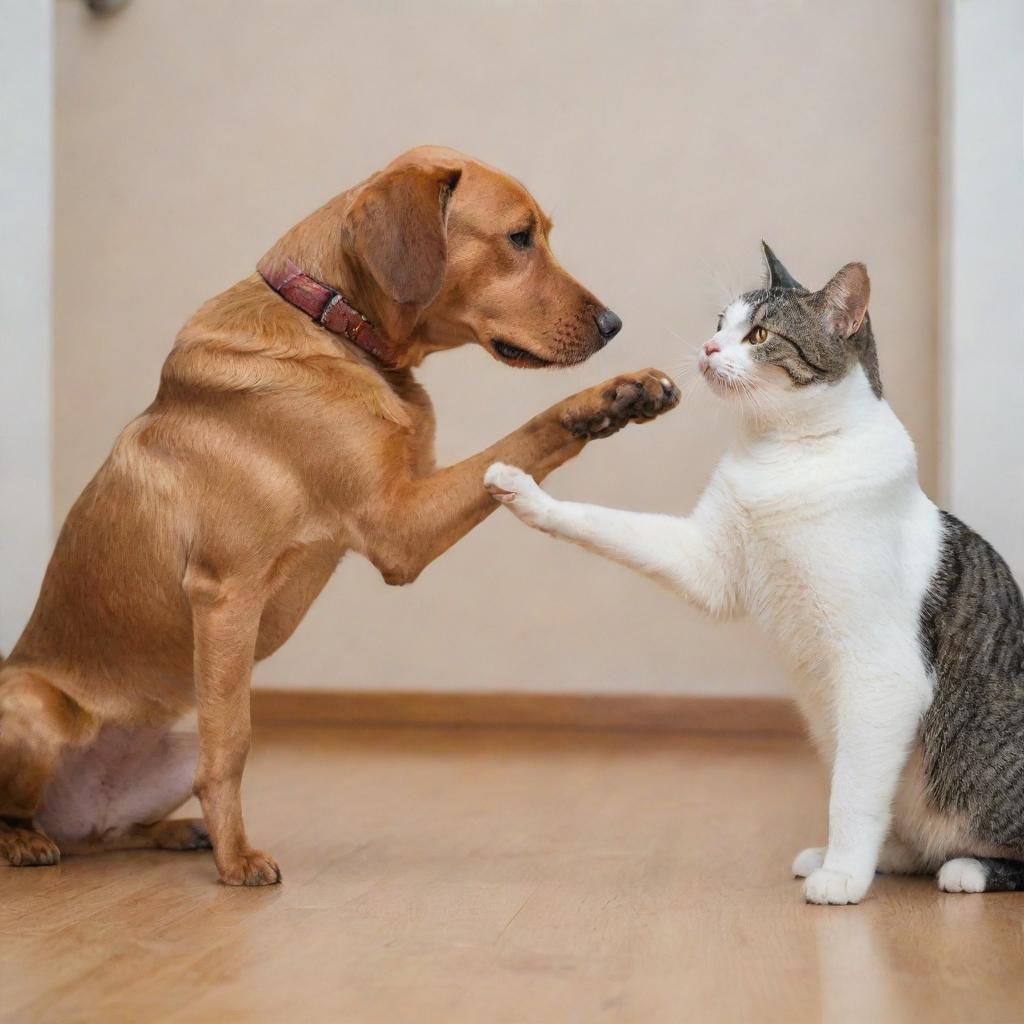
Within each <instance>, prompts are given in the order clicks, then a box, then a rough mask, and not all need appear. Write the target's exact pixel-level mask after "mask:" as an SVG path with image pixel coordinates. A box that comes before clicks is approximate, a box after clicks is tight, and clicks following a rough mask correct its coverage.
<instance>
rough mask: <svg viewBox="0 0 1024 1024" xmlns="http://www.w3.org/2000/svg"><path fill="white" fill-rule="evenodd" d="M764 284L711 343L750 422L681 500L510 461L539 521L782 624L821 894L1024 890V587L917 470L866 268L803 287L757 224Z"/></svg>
mask: <svg viewBox="0 0 1024 1024" xmlns="http://www.w3.org/2000/svg"><path fill="white" fill-rule="evenodd" d="M762 246H763V253H764V259H765V263H766V266H767V275H766V282H765V286H764V287H763V288H761V289H759V290H756V291H751V292H747V293H745V294H742V295H740V296H739V298H737V299H735V300H734V301H733V302H731V303H730V304H729V305H728V306H727V307H726V309H725V311H724V312H723V313H722V315H721V317H720V318H719V321H718V328H717V330H716V331H715V333H714V335H713V336H712V337H711V339H710V340H709V341H707V342H706V343H705V344H704V346H703V349H702V350H701V352H700V355H699V360H698V364H699V370H700V373H701V375H702V376H703V377H704V379H705V381H706V382H707V384H708V385H709V386H710V388H711V389H712V391H714V392H715V393H716V394H717V395H719V396H721V397H723V398H726V399H729V400H731V401H733V402H734V403H736V404H737V405H739V406H740V408H741V410H742V419H743V424H742V425H743V429H742V432H741V436H740V439H739V440H738V441H737V442H736V444H735V445H734V446H733V447H732V449H731V450H730V451H729V452H728V453H727V454H726V455H725V456H724V457H723V458H722V460H721V462H720V463H719V464H718V466H717V468H716V470H715V472H714V474H713V477H712V479H711V481H710V483H709V485H708V487H707V489H706V490H705V492H704V494H703V495H702V497H701V498H700V500H699V502H698V503H697V506H696V508H695V510H694V511H693V513H692V514H691V515H690V516H688V517H685V518H677V517H674V516H668V515H658V514H648V513H634V512H625V511H618V510H615V509H609V508H601V507H598V506H593V505H583V504H577V503H573V502H566V501H558V500H556V499H554V498H552V497H551V496H550V495H548V494H547V493H546V492H545V491H544V490H542V489H541V488H540V487H539V486H538V485H537V484H536V483H535V482H534V481H533V479H532V478H531V477H529V476H528V475H526V474H525V473H523V472H522V471H521V470H519V469H516V468H515V467H512V466H507V465H503V464H500V463H496V464H494V465H492V466H491V467H490V468H489V469H488V470H487V473H486V475H485V478H484V481H485V486H486V487H487V488H488V490H489V491H490V492H491V494H492V495H493V496H494V497H495V498H496V499H497V500H498V501H501V502H502V503H504V504H505V506H506V507H507V508H509V509H510V510H511V511H512V512H514V513H515V515H516V516H518V517H519V518H520V519H521V520H522V521H523V522H525V523H527V524H529V525H530V526H533V527H535V528H537V529H539V530H543V531H545V532H547V533H549V534H551V535H553V536H555V537H561V538H564V539H565V540H570V541H574V542H575V543H577V544H580V545H582V546H583V547H585V548H588V549H589V550H591V551H594V552H597V553H598V554H602V555H605V556H606V557H608V558H611V559H614V560H615V561H617V562H620V563H622V564H624V565H627V566H629V567H631V568H633V569H635V570H637V571H639V572H641V573H644V574H645V575H647V576H649V577H652V578H654V579H655V580H658V581H660V582H661V583H663V584H666V585H667V586H669V587H670V588H671V589H673V590H674V591H676V592H678V593H679V594H681V595H682V596H683V597H684V598H686V599H687V600H688V601H690V602H691V603H692V604H694V605H696V606H698V607H699V608H702V609H704V610H705V611H706V612H709V613H711V614H712V615H716V616H723V617H724V616H731V615H734V614H736V613H739V612H741V611H745V612H746V613H748V614H749V615H751V616H752V617H753V618H755V619H756V620H758V621H759V622H760V623H761V625H762V626H763V627H764V628H766V629H767V630H768V632H769V633H770V634H771V635H772V636H773V637H774V638H775V639H776V640H777V641H778V644H779V646H780V648H781V650H782V652H783V654H784V656H785V658H786V661H787V662H788V664H789V667H790V669H791V671H792V675H793V677H794V681H795V695H796V700H797V704H798V706H799V708H800V710H801V712H802V714H803V716H804V718H805V719H806V722H807V725H808V731H809V733H810V736H811V739H812V741H813V743H814V745H815V747H816V748H817V749H818V751H819V752H820V754H821V755H822V757H823V759H824V760H825V762H826V763H827V765H828V766H829V767H830V770H831V793H830V799H829V822H828V843H827V846H825V847H812V848H809V849H806V850H804V851H803V852H801V853H799V854H798V855H797V857H796V859H795V860H794V862H793V872H794V874H795V875H797V876H798V877H803V878H804V896H805V898H806V899H807V900H808V902H811V903H827V904H850V903H858V902H859V901H860V900H861V899H862V897H863V896H864V895H865V893H866V892H867V890H868V888H869V886H870V884H871V882H872V879H873V878H874V876H875V872H876V871H882V872H899V873H924V872H927V873H934V872H937V875H938V885H939V888H940V889H942V890H944V891H946V892H983V891H994V890H1011V889H1022V888H1024V601H1022V598H1021V592H1020V589H1019V588H1018V586H1017V584H1016V583H1015V582H1014V580H1013V577H1012V575H1011V573H1010V570H1009V569H1008V568H1007V566H1006V563H1005V562H1003V560H1002V559H1001V558H1000V557H999V555H998V554H997V553H996V552H995V551H994V550H993V549H992V547H990V546H989V544H987V543H986V542H985V541H984V540H983V539H982V538H981V537H980V536H978V534H976V533H974V532H973V531H972V530H970V529H969V528H968V527H966V526H965V525H964V524H963V523H961V522H960V521H959V520H957V519H956V518H954V517H953V516H952V515H950V514H948V513H947V512H943V511H940V510H939V509H938V508H937V507H936V506H935V505H934V504H933V503H932V502H931V501H930V500H929V499H928V497H927V496H926V495H925V494H924V492H923V491H922V490H921V487H920V485H919V484H918V479H917V460H916V456H915V452H914V446H913V442H912V441H911V439H910V437H909V435H908V434H907V431H906V430H905V429H904V427H903V425H902V424H901V423H900V421H899V420H898V419H897V417H896V415H895V414H894V413H893V411H892V409H891V408H890V407H889V405H888V403H887V402H886V401H885V399H884V397H883V392H882V382H881V377H880V375H879V367H878V359H877V355H876V350H875V340H874V336H873V333H872V328H871V321H870V317H869V316H868V299H869V292H870V282H869V279H868V275H867V270H866V268H865V267H864V265H863V264H861V263H849V264H847V265H846V266H844V267H843V268H842V269H841V270H839V271H838V272H837V273H836V274H835V275H834V276H833V277H832V279H831V280H830V281H829V282H828V284H826V285H825V286H824V288H822V289H821V290H819V291H816V292H811V291H809V290H808V289H806V288H804V287H803V285H801V284H800V283H799V282H798V281H797V280H796V279H795V278H794V277H792V275H791V274H790V273H789V272H788V271H787V270H786V268H785V267H784V266H783V265H782V263H781V262H780V261H779V260H778V258H777V257H776V256H775V254H774V253H773V252H772V251H771V249H770V248H769V247H768V246H767V245H765V244H764V243H762Z"/></svg>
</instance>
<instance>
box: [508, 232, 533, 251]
mask: <svg viewBox="0 0 1024 1024" xmlns="http://www.w3.org/2000/svg"><path fill="white" fill-rule="evenodd" d="M508 240H509V241H510V242H511V243H512V244H513V245H514V246H515V247H516V248H517V249H529V248H530V244H531V243H532V242H533V235H532V234H531V233H530V231H529V229H527V230H526V231H513V232H512V234H511V235H509V236H508Z"/></svg>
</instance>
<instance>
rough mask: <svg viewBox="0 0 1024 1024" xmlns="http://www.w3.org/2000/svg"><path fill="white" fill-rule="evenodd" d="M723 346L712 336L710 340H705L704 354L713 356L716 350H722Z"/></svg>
mask: <svg viewBox="0 0 1024 1024" xmlns="http://www.w3.org/2000/svg"><path fill="white" fill-rule="evenodd" d="M721 351H722V349H721V346H720V345H719V344H718V342H717V341H715V339H714V338H712V339H711V340H710V341H705V342H704V355H706V356H713V355H714V354H715V353H716V352H721Z"/></svg>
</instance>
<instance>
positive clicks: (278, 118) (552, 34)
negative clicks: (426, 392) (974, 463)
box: [55, 0, 938, 692]
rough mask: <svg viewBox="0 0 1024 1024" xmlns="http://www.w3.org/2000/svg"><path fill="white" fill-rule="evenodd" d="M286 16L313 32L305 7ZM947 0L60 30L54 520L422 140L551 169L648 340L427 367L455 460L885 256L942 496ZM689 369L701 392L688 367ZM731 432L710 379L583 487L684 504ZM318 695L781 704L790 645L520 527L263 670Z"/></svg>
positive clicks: (139, 10) (597, 452)
mask: <svg viewBox="0 0 1024 1024" xmlns="http://www.w3.org/2000/svg"><path fill="white" fill-rule="evenodd" d="M286 12H287V13H286ZM937 17H938V15H937V5H935V4H933V3H932V2H930V0H919V2H910V0H903V2H901V3H898V4H893V3H891V2H888V0H872V2H866V3H860V4H849V3H845V2H838V0H837V2H834V3H825V2H816V3H810V2H796V0H794V2H789V3H786V2H775V3H770V4H769V3H763V2H760V0H746V2H738V0H734V2H721V0H693V2H678V0H673V2H653V0H651V2H646V3H636V2H611V0H591V2H589V3H568V2H566V3H557V2H545V3H542V2H525V3H522V2H521V3H512V2H488V3H483V2H478V3H471V2H468V0H464V2H458V0H438V2H434V3H430V4H414V3H401V2H398V0H390V2H382V3H375V4H370V3H356V2H338V0H293V2H290V3H288V4H284V3H280V2H269V0H175V2H173V3H170V2H166V0H134V2H133V3H132V4H131V5H130V6H129V7H128V8H127V9H126V10H125V11H124V12H123V13H122V14H120V15H117V16H116V17H113V18H110V19H107V20H103V21H98V20H95V19H93V18H91V17H90V16H89V15H88V14H87V13H86V12H85V11H84V8H83V5H81V4H80V3H77V2H72V0H62V2H60V3H59V10H58V18H57V34H58V50H57V65H58V79H57V100H58V106H57V138H56V146H57V195H56V221H57V307H56V318H57V320H56V327H57V337H56V394H55V403H56V469H55V487H56V506H57V512H58V514H59V515H63V514H64V512H65V511H66V509H67V507H68V505H69V504H70V502H71V501H72V500H73V499H74V497H75V495H76V494H77V492H78V491H79V489H80V488H81V487H82V485H83V484H84V483H85V482H86V480H87V479H88V478H89V476H90V474H91V473H92V472H93V471H94V469H95V467H96V466H97V465H98V463H99V462H100V460H101V459H102V458H103V457H104V455H105V454H106V452H107V450H108V448H109V446H110V444H111V441H112V440H113V438H114V436H115V434H116V432H117V430H118V429H119V428H120V427H121V426H122V425H123V424H124V423H125V421H127V420H128V419H129V418H130V417H131V416H132V415H134V414H135V413H137V412H138V411H139V410H140V409H141V408H142V407H144V406H145V405H146V403H147V402H148V401H149V399H150V398H151V396H152V395H153V393H154V389H155V387H156V381H157V374H158V370H159V367H160V363H161V360H162V359H163V357H164V354H165V352H166V351H167V348H168V346H169V345H170V343H171V339H172V337H173V335H174V333H175V330H176V329H177V327H178V326H179V325H180V323H181V322H182V321H183V320H184V319H185V318H186V317H187V316H188V315H189V313H190V312H191V310H192V309H193V308H194V307H195V306H196V305H197V304H198V303H199V302H200V301H201V300H202V299H203V298H205V297H206V296H208V295H210V294H212V293H215V292H217V291H219V290H220V289H222V288H223V287H225V286H226V285H228V284H230V283H231V282H232V281H234V280H236V279H237V278H239V277H241V276H243V275H245V274H247V273H249V272H250V271H251V269H252V267H253V264H254V262H255V260H256V259H257V257H258V256H259V255H260V254H261V253H262V252H263V251H264V249H265V248H266V247H267V246H268V245H269V244H270V243H271V242H272V241H273V240H274V239H275V237H276V236H277V235H278V234H279V233H281V232H282V231H283V230H284V229H285V228H287V227H288V226H289V225H290V224H291V223H292V222H293V221H295V220H296V219H298V218H299V217H300V216H302V215H303V214H304V213H306V212H307V211H308V210H310V209H311V208H312V207H313V206H315V205H316V204H318V203H319V202H320V201H321V200H323V199H324V198H325V197H327V196H328V195H330V194H332V193H334V192H335V191H338V190H339V189H341V188H342V187H344V186H346V185H348V184H350V183H352V182H354V181H356V180H358V179H359V178H361V177H362V176H364V175H365V174H367V173H368V172H369V171H371V170H373V169H374V168H376V167H379V166H380V165H381V164H382V163H384V162H385V161H386V160H388V159H389V158H390V157H391V156H393V155H394V154H395V153H397V152H399V151H400V150H402V149H404V148H406V147H407V146H410V145H412V144H415V143H420V142H428V141H429V142H440V143H445V144H448V145H452V146H456V147H458V148H461V149H465V150H468V151H470V152H472V153H475V154H478V155H479V156H481V157H483V158H485V159H487V160H489V161H490V162H492V163H495V164H497V165H499V166H501V167H504V168H506V169H507V170H509V171H511V172H512V173H514V174H516V175H517V176H519V177H521V178H522V179H523V180H524V181H525V182H526V183H527V184H528V185H529V186H530V187H531V188H532V190H533V191H534V193H535V194H536V195H537V196H538V198H539V199H540V201H541V202H542V203H543V204H545V205H546V206H547V207H548V208H549V209H550V210H551V211H552V212H553V214H554V217H555V220H556V221H557V224H558V228H557V232H556V235H555V244H556V250H557V251H558V252H559V254H560V256H561V258H562V260H563V262H564V263H565V264H566V265H567V266H568V267H569V268H570V269H571V270H572V271H574V272H575V273H576V274H578V276H579V277H580V278H581V279H582V280H584V281H585V282H586V283H587V284H588V285H589V286H591V287H592V288H593V289H594V290H595V291H597V292H598V293H599V294H600V295H602V296H604V297H605V298H606V299H607V301H608V302H609V303H611V304H612V305H613V306H614V308H615V309H616V310H617V311H618V312H619V313H620V314H621V315H622V317H623V319H624V321H625V324H626V327H625V329H624V331H623V333H622V335H621V336H620V337H619V338H618V339H617V340H616V341H615V343H614V344H613V345H612V346H611V347H610V348H609V349H608V350H607V351H606V352H604V353H602V354H601V355H600V356H598V357H596V358H594V359H593V360H591V362H590V363H588V364H586V365H585V366H583V367H581V368H579V369H577V370H574V371H572V372H563V373H551V374H531V373H527V372H521V371H520V372H516V371H512V370H509V369H506V368H503V367H501V366H499V365H497V364H496V363H494V362H492V361H491V360H490V359H489V358H488V357H487V356H485V355H484V354H483V353H482V352H480V351H479V350H465V351H460V352H457V353H453V354H450V355H444V356H439V357H436V358H435V359H434V360H433V361H431V362H428V364H427V366H426V367H425V368H424V371H423V378H424V380H425V381H426V383H427V384H428V386H429V388H430V390H431V392H432V394H433V396H434V399H435V402H436V405H437V408H438V413H439V421H440V428H439V434H440V436H439V449H440V454H441V457H442V458H443V459H444V460H453V459H456V458H458V457H460V456H462V455H465V454H468V453H470V452H471V451H472V450H474V449H476V448H479V447H482V446H484V445H485V444H486V443H488V442H489V441H491V440H492V439H494V438H495V437H497V436H499V435H500V434H502V433H504V432H505V431H507V430H508V429H510V428H512V427H514V426H515V425H516V424H517V423H519V422H520V421H521V420H523V419H524V418H525V417H527V416H528V415H529V414H530V413H532V412H533V411H534V410H537V409H540V408H542V407H543V406H544V405H546V404H548V403H550V402H551V401H553V400H555V399H557V398H559V397H560V396H562V395H563V394H566V393H569V392H570V391H573V390H575V389H578V388H580V387H581V386H584V385H586V384H589V383H591V382H595V381H597V380H600V379H602V378H604V377H606V376H609V375H611V374H613V373H615V372H617V371H620V370H626V369H631V368H635V367H639V366H643V365H646V364H657V365H659V366H661V367H663V368H665V369H667V370H670V371H677V372H680V373H681V374H682V375H684V376H685V375H686V373H688V372H690V371H689V366H690V362H691V356H690V352H691V350H692V348H693V346H694V345H695V343H697V342H698V341H700V340H702V339H703V338H704V337H705V336H706V334H707V332H708V330H709V329H710V327H711V325H712V324H713V322H714V318H715V314H716V313H717V311H718V309H719V308H720V305H721V303H722V300H723V298H724V296H725V291H724V290H723V286H725V287H726V288H734V287H739V286H749V285H750V284H752V283H753V282H754V281H755V280H756V279H757V277H758V275H759V273H760V268H759V262H758V249H757V243H758V239H759V238H761V237H762V236H764V237H765V238H767V239H768V240H769V241H770V242H771V243H772V244H773V246H775V248H776V249H777V251H778V252H779V253H780V254H781V255H782V257H783V258H784V259H785V260H786V261H787V262H789V263H790V265H791V268H792V269H793V271H794V272H795V273H796V274H797V275H799V276H801V277H803V278H804V279H805V280H807V281H808V282H809V283H811V284H813V283H816V282H822V281H824V279H825V278H826V276H827V275H828V274H830V273H831V272H832V271H833V270H834V269H836V268H837V267H838V266H839V265H840V264H841V263H843V262H845V261H846V260H849V259H854V258H860V259H865V260H867V262H868V264H869V267H870V269H871V272H872V276H873V281H874V306H873V310H874V320H875V324H876V331H877V334H878V336H879V339H880V345H881V358H882V364H883V373H884V376H885V382H886V385H887V388H888V390H889V395H890V398H891V401H892V403H893V404H894V406H895V408H896V410H897V411H898V413H899V414H900V415H901V416H903V418H904V419H905V421H906V422H907V424H908V426H909V427H910V429H911V431H912V432H913V434H914V436H915V437H916V438H917V439H918V443H919V448H920V451H921V455H922V460H923V470H924V478H925V481H926V483H927V484H929V485H930V484H931V482H932V481H933V480H934V479H935V476H936V472H935V470H936V465H935V462H936V448H935V434H936V431H935V420H936V411H935V391H936V387H935V378H936V367H935V345H934V342H933V336H934V329H935V326H936V325H935V314H934V305H935V279H936V266H935V249H936V229H935V213H936V209H935V207H936V143H935V126H936V119H937V98H936V97H937V81H936V78H937V69H936V47H937V34H938V33H937V29H938V26H937ZM684 367H685V368H686V369H682V368H684ZM731 430H732V425H731V416H730V414H729V412H728V410H727V409H726V408H725V407H723V406H720V405H718V404H717V403H716V402H715V401H714V400H713V399H711V398H710V397H709V396H707V395H705V394H704V393H703V391H702V390H701V389H699V388H698V389H697V390H696V392H695V393H694V395H693V397H692V398H691V399H690V400H688V401H687V403H686V404H685V406H684V408H682V409H681V410H679V411H678V412H676V413H675V414H673V415H672V416H671V417H669V418H667V419H665V420H662V421H660V422H658V423H657V424H655V425H653V426H650V427H645V428H642V429H633V430H629V431H626V432H624V433H622V434H620V435H618V436H617V437H615V438H612V439H610V440H608V441H604V442H600V443H598V444H595V445H593V446H592V447H591V448H590V449H589V450H588V451H587V452H586V453H585V455H584V456H583V457H582V458H581V459H579V460H578V461H577V462H576V463H574V464H572V465H571V466H569V467H567V468H566V469H565V470H563V471H561V472H560V473H559V474H558V475H557V476H556V477H554V478H553V479H552V487H553V489H554V490H555V492H556V493H558V494H560V495H563V496H573V497H577V498H581V499H590V500H594V501H600V502H608V503H615V504H619V505H624V506H629V507H634V508H648V509H660V510H666V511H672V510H674V511H680V512H682V511H685V510H687V509H688V508H689V506H690V505H691V504H692V502H693V501H694V499H695V498H696V496H697V494H698V493H699V491H700V488H701V485H702V483H703V481H704V480H705V479H706V478H707V476H708V474H709V472H710V470H711V468H712V466H713V464H714V462H715V461H716V459H717V457H718V455H719V454H720V453H721V451H722V450H723V448H724V447H725V446H726V444H727V443H728V440H729V437H730V434H731ZM258 678H259V679H260V680H261V681H262V682H263V683H272V684H276V685H295V686H325V687H327V686H346V687H348V686H368V687H383V686H387V687H439V688H514V689H520V690H524V689H539V690H632V691H649V692H669V691H684V692H698V691H717V692H775V691H778V690H781V689H783V688H784V686H785V684H784V681H783V679H782V675H781V672H780V670H779V669H778V667H777V664H776V661H775V659H774V656H773V654H772V650H771V646H770V644H769V643H767V642H766V641H765V640H764V639H762V638H760V637H759V636H758V635H757V634H756V631H755V630H754V629H753V628H752V627H750V626H748V625H709V624H707V623H705V622H704V621H702V620H701V619H700V618H699V617H698V616H697V615H696V614H695V613H694V612H692V611H690V610H688V609H687V608H685V607H683V606H682V605H681V604H679V603H678V602H677V601H676V600H675V599H673V598H672V597H671V596H669V595H668V594H666V593H662V592H661V591H660V590H658V589H657V588H656V587H655V586H653V585H652V584H649V583H647V582H645V581H643V580H641V579H638V578H636V577H634V576H631V575H630V574H629V573H627V572H626V571H624V570H622V569H619V568H617V567H614V566H612V565H609V564H606V563H604V562H601V561H598V560H597V559H595V558H592V557H590V556H588V555H586V554H584V553H583V552H581V551H578V550H575V549H573V548H570V547H568V546H561V545H557V544H555V543H553V542H552V541H550V540H548V539H547V538H545V537H543V536H540V535H538V534H535V533H532V532H529V531H527V530H525V529H523V528H522V527H520V526H519V525H518V524H516V523H515V522H513V520H512V518H511V517H510V516H507V515H499V516H495V517H494V518H492V519H491V520H490V521H488V522H487V523H486V524H485V525H484V526H483V527H481V528H480V529H479V530H477V531H476V532H475V533H474V534H472V535H471V536H470V537H469V538H467V539H466V540H465V541H464V542H463V543H462V544H460V545H459V546H458V547H457V548H456V549H454V550H453V551H452V552H450V553H449V554H448V555H446V556H445V558H443V559H442V560H441V561H440V562H439V563H437V564H436V565H434V566H432V567H431V568H430V569H429V570H428V571H427V572H426V573H425V574H424V576H423V577H422V578H421V580H420V581H419V582H417V584H416V585H415V586H414V587H411V588H407V589H404V590H396V589H389V588H387V587H385V586H384V585H383V583H382V582H381V581H380V580H379V578H378V577H377V576H376V575H375V573H374V572H373V571H372V569H371V568H370V567H369V566H368V565H366V564H365V563H362V562H361V561H359V560H358V559H356V558H352V559H351V560H350V561H348V562H346V563H344V564H343V565H342V567H341V569H340V571H339V573H338V574H337V576H336V577H335V579H334V580H333V581H332V583H331V584H330V586H329V587H328V589H327V591H326V592H325V593H324V595H323V596H322V597H321V599H320V601H319V602H318V603H317V604H316V605H315V606H314V608H313V610H312V612H311V613H310V615H309V617H308V618H307V620H306V622H305V623H304V624H303V626H302V627H301V628H300V630H299V632H298V633H297V634H296V636H295V637H294V638H293V639H292V641H291V642H290V643H289V644H288V645H287V646H286V647H285V648H284V650H283V651H282V652H280V653H279V654H278V655H277V656H275V657H274V658H273V659H272V660H271V661H270V662H268V663H267V664H265V665H264V666H262V667H261V669H260V670H259V676H258Z"/></svg>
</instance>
